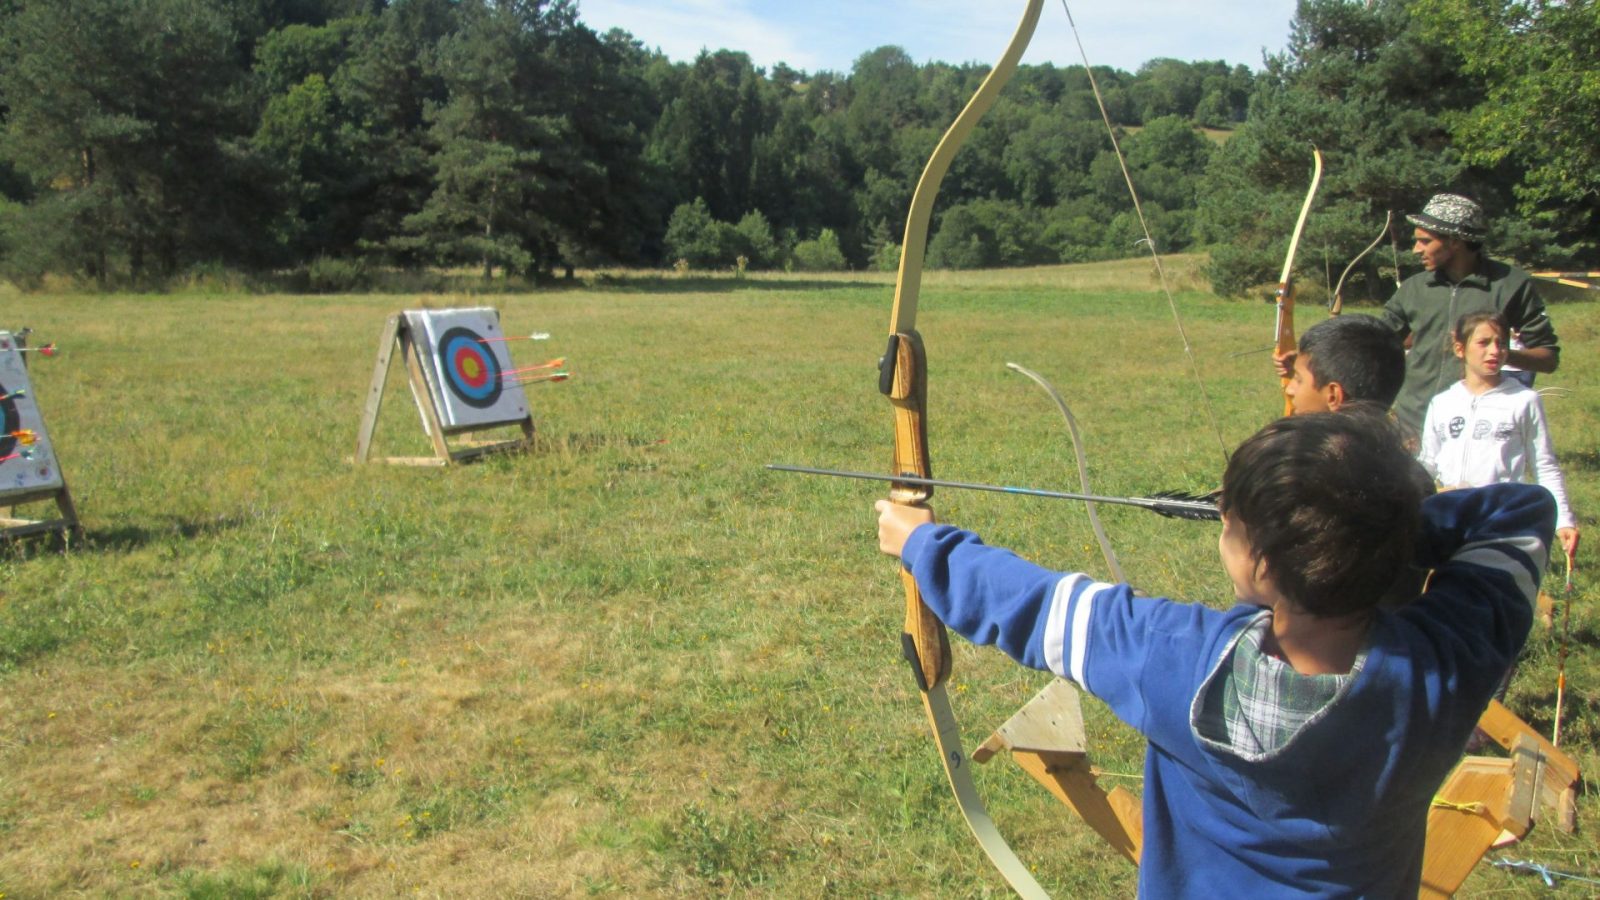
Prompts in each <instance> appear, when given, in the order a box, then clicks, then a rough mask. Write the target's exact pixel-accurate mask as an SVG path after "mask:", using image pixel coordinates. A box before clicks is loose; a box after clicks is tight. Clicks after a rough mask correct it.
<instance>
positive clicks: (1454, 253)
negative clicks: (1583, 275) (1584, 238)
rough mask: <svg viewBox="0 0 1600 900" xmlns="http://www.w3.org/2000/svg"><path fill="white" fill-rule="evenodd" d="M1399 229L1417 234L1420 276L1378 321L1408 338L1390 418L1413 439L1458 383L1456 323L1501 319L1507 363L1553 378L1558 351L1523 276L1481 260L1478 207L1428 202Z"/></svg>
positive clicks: (1444, 197)
mask: <svg viewBox="0 0 1600 900" xmlns="http://www.w3.org/2000/svg"><path fill="white" fill-rule="evenodd" d="M1406 221H1408V222H1410V223H1411V224H1412V225H1414V226H1416V231H1415V232H1414V233H1413V238H1414V239H1415V241H1416V245H1415V246H1414V247H1413V248H1412V249H1413V250H1414V251H1415V252H1416V254H1417V255H1418V256H1420V257H1422V267H1423V268H1424V269H1425V270H1426V271H1423V272H1418V273H1417V274H1415V275H1413V276H1411V277H1410V278H1408V279H1406V281H1405V283H1404V284H1402V285H1401V286H1400V289H1399V290H1397V291H1395V294H1394V296H1393V297H1391V298H1389V302H1388V303H1386V304H1384V307H1383V312H1382V313H1381V314H1380V315H1379V317H1378V318H1379V320H1380V321H1382V322H1383V323H1384V324H1386V325H1388V326H1389V327H1390V328H1393V329H1394V330H1395V331H1396V332H1398V333H1399V334H1400V336H1401V337H1402V338H1403V337H1405V336H1406V335H1410V336H1411V350H1410V352H1409V353H1408V354H1407V355H1406V381H1405V386H1404V387H1402V388H1401V389H1400V396H1399V397H1398V398H1396V399H1395V402H1394V412H1395V417H1396V418H1398V419H1399V420H1400V422H1401V424H1403V425H1404V426H1406V427H1407V428H1408V429H1410V431H1411V433H1412V434H1413V435H1415V434H1418V433H1420V432H1421V430H1422V418H1423V415H1424V414H1425V413H1426V412H1427V410H1428V401H1429V400H1432V399H1433V397H1434V395H1436V394H1438V393H1439V392H1440V391H1442V390H1444V389H1445V388H1447V387H1449V386H1450V385H1452V384H1454V383H1455V382H1456V381H1458V380H1460V378H1461V371H1462V370H1461V361H1460V360H1458V359H1456V357H1455V353H1454V352H1453V351H1452V347H1451V339H1452V332H1453V330H1454V329H1455V324H1456V320H1457V319H1459V318H1460V317H1461V316H1462V315H1464V314H1466V313H1469V312H1478V311H1480V310H1483V311H1490V312H1497V313H1499V314H1500V315H1501V316H1503V317H1504V318H1505V320H1506V322H1508V323H1509V324H1510V325H1511V328H1512V330H1513V331H1516V332H1518V333H1519V335H1520V338H1521V344H1522V347H1523V349H1520V350H1511V351H1509V353H1508V354H1507V360H1506V361H1507V362H1508V363H1510V364H1511V365H1513V366H1516V367H1517V368H1520V369H1526V370H1528V371H1530V372H1554V371H1555V370H1556V366H1557V365H1558V364H1559V363H1560V361H1561V347H1560V345H1559V343H1558V342H1557V339H1556V332H1555V328H1554V326H1552V325H1551V324H1550V317H1549V316H1548V315H1547V314H1546V313H1545V308H1544V300H1543V299H1541V298H1540V297H1539V293H1538V291H1537V290H1536V289H1535V288H1534V284H1533V279H1531V278H1530V277H1528V273H1526V272H1524V271H1522V270H1521V269H1518V268H1516V267H1515V266H1510V265H1507V264H1505V263H1503V262H1498V261H1496V260H1492V259H1490V258H1489V257H1487V256H1485V255H1484V253H1483V239H1484V236H1485V234H1486V232H1487V229H1486V228H1485V223H1484V215H1483V208H1482V207H1480V206H1479V205H1478V204H1477V203H1475V202H1473V201H1472V200H1469V199H1467V198H1466V197H1463V196H1460V195H1459V194H1435V195H1434V196H1433V198H1432V199H1430V200H1429V201H1428V204H1427V205H1426V206H1424V207H1423V209H1422V212H1420V213H1417V214H1415V215H1410V216H1406Z"/></svg>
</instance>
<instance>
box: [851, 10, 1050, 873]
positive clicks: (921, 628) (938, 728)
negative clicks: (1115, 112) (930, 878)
mask: <svg viewBox="0 0 1600 900" xmlns="http://www.w3.org/2000/svg"><path fill="white" fill-rule="evenodd" d="M1043 5H1044V0H1028V3H1027V8H1026V9H1025V10H1024V11H1023V14H1022V21H1021V23H1020V24H1018V26H1017V29H1016V31H1015V33H1014V34H1012V36H1011V41H1010V43H1008V44H1007V45H1006V49H1005V52H1004V53H1003V54H1002V55H1001V57H1000V59H999V61H998V62H996V63H995V64H994V68H993V69H991V70H990V72H989V75H988V77H986V78H985V79H984V80H983V83H982V84H981V85H979V87H978V90H977V93H975V94H973V96H972V99H971V100H969V101H967V105H966V107H965V108H964V109H962V110H961V113H960V115H958V116H957V117H956V120H955V122H953V123H952V124H951V125H950V127H949V129H948V130H946V131H945V134H944V137H943V138H941V139H940V141H939V144H938V146H937V147H935V148H934V151H933V156H932V157H930V158H929V159H928V163H927V165H926V166H925V167H924V168H923V170H922V177H921V178H919V179H918V181H917V186H916V190H915V192H914V193H913V194H912V198H911V210H910V213H909V214H908V215H907V216H906V230H905V237H904V240H903V241H902V242H901V245H900V271H899V275H898V278H897V279H896V282H895V293H894V309H893V312H892V313H891V314H890V318H889V344H888V349H887V350H886V351H885V352H884V356H883V359H882V360H881V361H880V362H879V370H880V371H879V378H878V389H879V390H880V391H882V392H883V393H884V394H885V395H887V396H888V398H889V401H890V403H891V404H892V405H893V407H894V468H893V470H892V472H893V474H896V475H909V476H912V477H919V478H930V477H932V474H933V471H932V466H931V465H930V463H929V457H928V433H927V425H926V418H925V410H926V400H927V358H926V356H925V354H924V352H923V346H922V337H921V335H919V334H918V333H917V330H916V319H917V297H918V293H919V289H920V287H921V282H922V263H923V254H924V252H925V251H926V249H927V239H928V222H929V217H930V215H931V214H932V211H933V203H934V198H935V197H936V196H937V195H938V193H939V183H940V182H941V181H942V180H943V179H944V176H945V173H946V172H947V171H949V168H950V163H951V160H953V159H954V158H955V154H956V151H957V150H958V149H960V147H961V145H962V143H963V142H965V141H966V139H967V136H968V135H969V134H971V133H972V129H973V126H974V125H976V124H977V122H978V120H979V119H981V118H982V117H983V116H984V114H985V113H986V112H988V111H989V108H990V107H991V106H993V105H994V101H995V98H996V96H998V94H999V93H1000V89H1001V88H1002V87H1003V86H1004V85H1005V83H1006V82H1007V81H1008V80H1010V78H1011V75H1012V73H1013V72H1014V71H1016V67H1017V62H1018V60H1020V59H1021V57H1022V53H1023V51H1024V50H1025V49H1026V48H1027V46H1028V42H1029V40H1031V39H1032V37H1033V31H1034V27H1035V26H1036V25H1037V24H1038V21H1039V13H1040V10H1041V9H1042V8H1043ZM932 493H933V491H932V489H931V488H930V487H927V486H922V485H915V484H907V483H901V482H897V483H895V484H893V485H892V486H891V488H890V491H889V499H890V501H891V502H894V503H899V504H907V505H921V504H923V503H925V502H926V501H927V500H928V498H929V497H930V496H931V495H932ZM900 575H901V581H902V583H903V585H904V587H905V595H906V619H905V633H904V635H903V636H902V644H903V648H904V651H905V655H906V658H907V659H908V661H910V663H911V668H912V671H913V673H914V674H915V677H916V680H917V686H918V688H919V689H920V690H921V691H922V700H923V706H924V708H925V709H926V711H927V714H928V721H929V724H930V725H931V727H932V729H933V736H934V741H935V743H936V744H937V745H938V748H939V758H940V760H941V761H942V762H943V764H944V769H945V775H946V776H947V777H948V778H949V781H950V788H951V790H952V791H953V792H954V793H955V797H956V801H957V803H959V804H960V806H961V812H962V815H963V816H964V817H965V818H966V821H967V825H968V826H969V827H970V828H971V829H972V833H973V836H974V837H976V838H977V840H978V843H979V844H981V845H982V846H983V849H984V850H985V851H986V852H987V853H988V854H989V859H990V860H991V861H992V862H993V863H994V865H995V867H996V868H998V869H999V870H1000V873H1001V874H1002V875H1003V876H1004V877H1005V879H1006V881H1007V882H1008V883H1009V884H1010V885H1011V887H1012V888H1013V889H1014V890H1016V892H1017V893H1018V894H1020V895H1022V896H1024V897H1047V896H1048V895H1047V894H1046V893H1045V891H1044V889H1043V888H1041V887H1040V886H1039V883H1038V882H1037V881H1036V880H1034V878H1033V876H1032V875H1031V874H1029V872H1028V869H1027V866H1025V865H1023V863H1022V861H1021V860H1019V859H1018V858H1017V855H1016V853H1015V852H1013V851H1012V849H1011V847H1010V845H1009V844H1007V843H1006V840H1005V838H1004V837H1002V836H1001V835H1000V832H999V831H998V830H997V829H996V828H995V826H994V822H993V820H991V819H990V818H989V813H988V811H987V810H986V809H985V808H984V805H983V801H982V800H981V799H980V798H979V797H978V792H977V788H976V787H975V786H974V785H973V783H972V774H971V772H970V768H971V766H970V763H971V760H970V759H969V758H968V756H967V754H966V751H965V750H963V749H962V746H961V729H960V727H959V726H958V725H957V724H956V719H955V713H954V711H953V710H952V709H951V707H950V697H949V694H948V692H947V691H946V682H947V680H948V679H949V677H950V641H949V636H948V635H947V634H946V632H945V629H944V625H943V623H941V622H940V621H939V620H938V618H937V617H935V616H934V615H933V613H932V612H931V611H930V610H929V609H928V608H927V606H926V605H925V604H924V603H923V601H922V594H921V592H920V591H919V590H918V589H917V583H916V580H915V579H913V578H912V577H911V575H910V573H908V572H906V571H905V569H904V567H902V568H901V571H900Z"/></svg>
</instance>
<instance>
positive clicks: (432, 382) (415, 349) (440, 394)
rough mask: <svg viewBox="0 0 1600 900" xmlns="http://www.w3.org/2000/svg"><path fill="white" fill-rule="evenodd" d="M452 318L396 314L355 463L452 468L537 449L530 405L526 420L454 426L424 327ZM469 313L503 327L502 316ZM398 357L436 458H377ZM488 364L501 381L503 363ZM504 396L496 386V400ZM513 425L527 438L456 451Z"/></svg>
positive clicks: (381, 346)
mask: <svg viewBox="0 0 1600 900" xmlns="http://www.w3.org/2000/svg"><path fill="white" fill-rule="evenodd" d="M441 312H442V313H446V314H447V313H450V312H453V311H432V310H425V311H420V312H416V311H413V312H402V313H396V314H394V315H392V316H390V317H389V318H388V320H387V321H386V322H385V323H384V326H383V333H382V335H381V336H380V337H379V339H378V357H377V362H376V363H375V364H374V365H373V369H372V385H371V387H370V388H369V389H368V391H367V402H366V407H365V409H364V410H363V412H362V415H361V431H360V434H359V435H358V436H357V438H356V453H355V457H354V459H353V462H356V463H365V462H384V463H391V464H394V465H409V466H448V465H450V464H452V463H465V462H472V461H475V460H479V459H482V458H483V457H484V456H486V455H488V454H492V453H509V452H518V451H525V450H528V449H530V448H532V446H533V416H532V414H531V413H529V412H528V411H527V403H526V401H525V400H523V402H522V403H521V406H520V411H521V415H513V416H511V417H509V418H503V419H499V420H494V421H473V422H467V423H460V422H457V423H454V424H452V423H451V422H450V421H449V414H450V410H449V409H445V408H442V407H445V406H446V404H447V403H448V399H447V395H446V393H445V388H444V385H443V384H442V380H443V378H444V377H447V375H446V374H444V373H442V372H441V370H440V366H439V363H438V360H437V357H436V355H435V342H430V341H429V340H428V335H427V334H425V333H422V332H423V328H422V327H420V323H421V322H422V321H423V317H425V316H427V315H430V314H433V313H441ZM463 312H477V313H489V314H493V315H492V320H493V321H494V323H495V326H494V327H497V326H498V320H499V316H498V314H494V311H493V310H471V311H463ZM396 352H398V353H399V355H400V357H401V359H402V360H403V361H404V365H405V368H406V373H407V383H408V384H409V386H410V388H411V398H412V400H413V401H415V403H416V406H417V412H418V413H419V414H420V415H421V416H422V428H423V430H424V431H425V432H427V435H428V440H429V441H430V443H431V444H432V445H433V453H434V455H433V456H380V457H373V456H372V443H373V436H374V434H375V432H376V431H377V426H378V411H379V410H380V409H381V408H382V406H383V393H384V386H385V385H386V384H387V383H388V379H389V368H390V366H391V365H392V363H393V362H394V357H395V354H396ZM483 359H484V361H486V362H488V363H489V364H490V367H489V368H490V371H489V372H488V373H487V376H488V377H489V378H498V377H499V373H500V368H499V365H498V363H496V362H495V360H496V359H497V357H495V356H494V355H492V354H491V353H489V351H485V356H484V357H483ZM516 393H517V396H518V398H520V397H521V388H520V387H518V388H516ZM498 394H499V390H498V386H496V395H497V396H498ZM507 425H513V426H518V427H520V428H521V429H522V437H520V438H513V439H511V440H501V441H471V440H467V441H458V442H457V444H456V445H455V446H452V445H451V442H450V440H449V439H450V438H456V437H460V436H462V435H467V434H471V433H473V432H477V431H483V430H486V429H490V428H501V427H504V426H507Z"/></svg>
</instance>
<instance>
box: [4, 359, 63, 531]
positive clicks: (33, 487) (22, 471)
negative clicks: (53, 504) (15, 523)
mask: <svg viewBox="0 0 1600 900" xmlns="http://www.w3.org/2000/svg"><path fill="white" fill-rule="evenodd" d="M17 431H31V432H33V443H32V444H27V445H25V444H23V442H22V441H20V440H18V439H17V438H15V437H12V433H13V432H17ZM23 452H26V453H27V456H26V457H24V456H21V455H18V456H17V458H15V459H8V460H5V462H0V505H4V500H5V498H6V497H9V496H14V495H17V494H26V493H30V492H33V491H38V490H43V489H49V488H58V487H61V486H63V484H64V482H63V481H62V480H61V469H60V467H59V466H57V465H56V455H55V450H54V449H53V448H52V447H51V446H50V435H49V434H48V433H47V432H46V431H45V428H44V419H43V418H41V417H40V415H39V407H38V405H37V404H35V403H34V399H33V384H32V382H31V381H30V380H29V379H28V368H27V366H25V365H23V364H22V353H21V352H19V351H18V350H17V344H16V339H15V338H13V337H12V336H11V333H10V332H6V331H0V458H4V457H7V456H10V455H12V454H13V453H18V454H20V453H23Z"/></svg>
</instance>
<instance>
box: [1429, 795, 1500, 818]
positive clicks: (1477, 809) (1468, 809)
mask: <svg viewBox="0 0 1600 900" xmlns="http://www.w3.org/2000/svg"><path fill="white" fill-rule="evenodd" d="M1432 805H1433V807H1434V808H1435V809H1453V810H1455V811H1456V812H1464V813H1472V814H1473V815H1478V814H1479V813H1482V812H1483V811H1484V810H1486V809H1488V807H1486V806H1484V805H1483V804H1482V803H1457V802H1455V801H1454V800H1446V799H1444V798H1443V797H1435V798H1433V804H1432Z"/></svg>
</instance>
